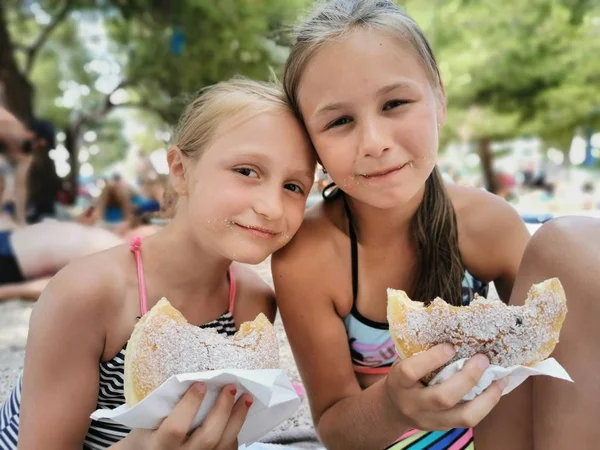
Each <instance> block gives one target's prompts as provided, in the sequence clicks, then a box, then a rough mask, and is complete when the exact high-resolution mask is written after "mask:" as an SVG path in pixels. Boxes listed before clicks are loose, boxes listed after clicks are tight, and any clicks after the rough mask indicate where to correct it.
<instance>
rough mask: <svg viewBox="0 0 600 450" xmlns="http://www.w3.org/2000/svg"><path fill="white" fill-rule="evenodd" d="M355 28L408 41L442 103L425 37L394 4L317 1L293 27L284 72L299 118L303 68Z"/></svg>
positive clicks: (360, 0)
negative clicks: (293, 30) (291, 44)
mask: <svg viewBox="0 0 600 450" xmlns="http://www.w3.org/2000/svg"><path fill="white" fill-rule="evenodd" d="M356 29H367V30H377V31H381V32H384V33H387V34H388V35H391V36H393V37H396V38H401V39H402V40H403V41H404V42H407V43H408V44H409V45H410V47H411V48H412V50H413V51H414V53H415V54H416V56H417V57H418V58H419V59H420V60H421V62H422V64H423V67H424V69H425V71H426V73H427V76H428V78H429V81H430V83H431V86H432V87H433V88H434V90H435V92H436V95H437V98H438V101H440V102H444V101H445V100H444V98H445V96H444V88H443V85H442V80H441V77H440V72H439V68H438V65H437V62H436V60H435V56H434V54H433V51H432V50H431V47H430V46H429V43H428V42H427V38H426V37H425V35H424V34H423V32H422V31H421V29H420V28H419V26H418V25H417V23H416V22H415V21H414V20H413V19H412V18H410V17H409V16H408V15H406V13H404V11H402V10H401V9H400V7H398V6H397V5H396V4H395V3H394V2H393V1H391V0H329V1H319V2H318V3H317V4H316V6H315V7H314V8H313V9H312V12H311V13H309V14H308V16H307V17H306V18H305V19H304V20H303V21H301V22H300V23H299V25H298V26H297V27H296V28H295V38H296V42H295V43H294V45H293V47H292V49H291V52H290V55H289V57H288V59H287V61H286V64H285V69H284V76H283V86H284V90H285V92H286V94H287V96H288V99H289V101H290V102H291V103H292V105H293V107H294V109H295V110H296V113H297V114H298V115H299V116H300V117H301V115H300V105H299V100H298V87H299V85H300V81H301V79H302V74H303V73H304V70H305V68H306V65H307V64H308V62H309V61H310V60H311V58H312V57H313V56H314V55H315V54H316V53H317V52H318V51H319V50H320V49H321V48H322V47H323V46H325V45H326V44H328V43H331V42H332V41H334V40H337V39H343V38H344V37H346V36H348V35H349V34H350V33H351V32H353V31H354V30H356Z"/></svg>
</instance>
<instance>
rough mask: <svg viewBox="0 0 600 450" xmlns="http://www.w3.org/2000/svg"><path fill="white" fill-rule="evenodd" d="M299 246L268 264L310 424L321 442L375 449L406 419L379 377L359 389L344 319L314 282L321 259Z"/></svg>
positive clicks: (403, 426)
mask: <svg viewBox="0 0 600 450" xmlns="http://www.w3.org/2000/svg"><path fill="white" fill-rule="evenodd" d="M294 244H295V243H294ZM308 246H309V245H307V247H308ZM300 247H301V246H296V245H293V248H286V249H284V250H283V251H281V252H279V253H277V254H275V255H274V257H273V260H272V270H273V278H274V281H275V289H276V293H277V303H278V306H279V309H280V313H281V317H282V319H283V323H284V326H285V329H286V332H287V335H288V339H289V342H290V345H291V347H292V351H293V353H294V357H295V359H296V362H297V365H298V369H299V372H300V375H301V377H302V380H303V382H304V384H305V386H306V389H307V394H308V397H309V399H310V405H311V410H312V415H313V419H314V422H315V425H316V428H317V430H318V433H319V435H320V437H321V440H322V441H323V443H324V444H325V446H326V447H327V448H331V449H336V448H340V449H347V450H350V449H362V450H368V449H376V450H381V449H382V448H385V447H386V446H388V445H389V444H390V443H391V442H393V441H394V440H395V439H397V438H398V437H399V436H400V435H401V434H402V433H403V432H405V431H407V429H408V428H409V425H408V424H407V423H403V422H402V421H401V420H400V418H399V417H400V416H399V414H398V413H397V412H396V411H395V408H394V406H393V404H392V402H391V400H390V397H389V395H388V394H387V389H386V386H385V383H384V381H383V380H382V381H380V382H378V383H376V384H374V385H373V386H371V387H369V388H368V389H366V390H364V391H362V390H361V388H360V386H359V384H358V381H357V379H356V377H355V375H354V372H353V369H352V365H351V358H350V350H349V348H348V343H347V337H346V330H345V328H344V324H343V322H342V319H341V318H340V317H339V315H338V314H337V312H336V309H335V305H334V303H333V301H332V300H331V298H330V297H328V295H327V293H326V292H325V290H324V289H323V287H322V286H321V285H320V283H319V280H320V279H322V277H324V275H323V273H322V266H320V265H318V264H315V260H319V261H321V260H322V259H321V258H320V257H319V256H318V255H316V254H315V253H314V252H313V251H312V250H314V247H313V248H312V249H307V248H304V249H302V248H300Z"/></svg>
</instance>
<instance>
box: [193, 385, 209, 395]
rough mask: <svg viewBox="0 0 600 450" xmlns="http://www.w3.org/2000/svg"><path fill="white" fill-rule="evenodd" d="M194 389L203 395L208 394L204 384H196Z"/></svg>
mask: <svg viewBox="0 0 600 450" xmlns="http://www.w3.org/2000/svg"><path fill="white" fill-rule="evenodd" d="M194 389H196V390H197V391H198V392H200V393H201V394H204V393H205V392H206V385H205V384H204V383H196V384H194Z"/></svg>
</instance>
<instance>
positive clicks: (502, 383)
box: [498, 377, 509, 390]
mask: <svg viewBox="0 0 600 450" xmlns="http://www.w3.org/2000/svg"><path fill="white" fill-rule="evenodd" d="M508 381H509V380H508V377H504V378H502V379H500V380H498V386H500V389H502V390H504V388H505V387H506V386H508Z"/></svg>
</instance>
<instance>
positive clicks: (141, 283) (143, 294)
mask: <svg viewBox="0 0 600 450" xmlns="http://www.w3.org/2000/svg"><path fill="white" fill-rule="evenodd" d="M141 247H142V238H141V237H139V236H138V237H135V238H133V239H132V240H131V243H130V244H129V250H131V252H132V253H133V256H134V257H135V265H136V268H137V279H138V290H139V297H140V313H141V315H142V316H143V315H144V314H146V313H147V312H148V292H147V291H146V281H145V280H144V266H143V264H142V250H141ZM227 275H228V277H229V302H228V305H229V309H228V311H229V312H230V313H232V314H233V306H234V302H235V290H236V283H235V277H234V276H233V272H232V270H231V266H230V267H229V271H228V273H227Z"/></svg>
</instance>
